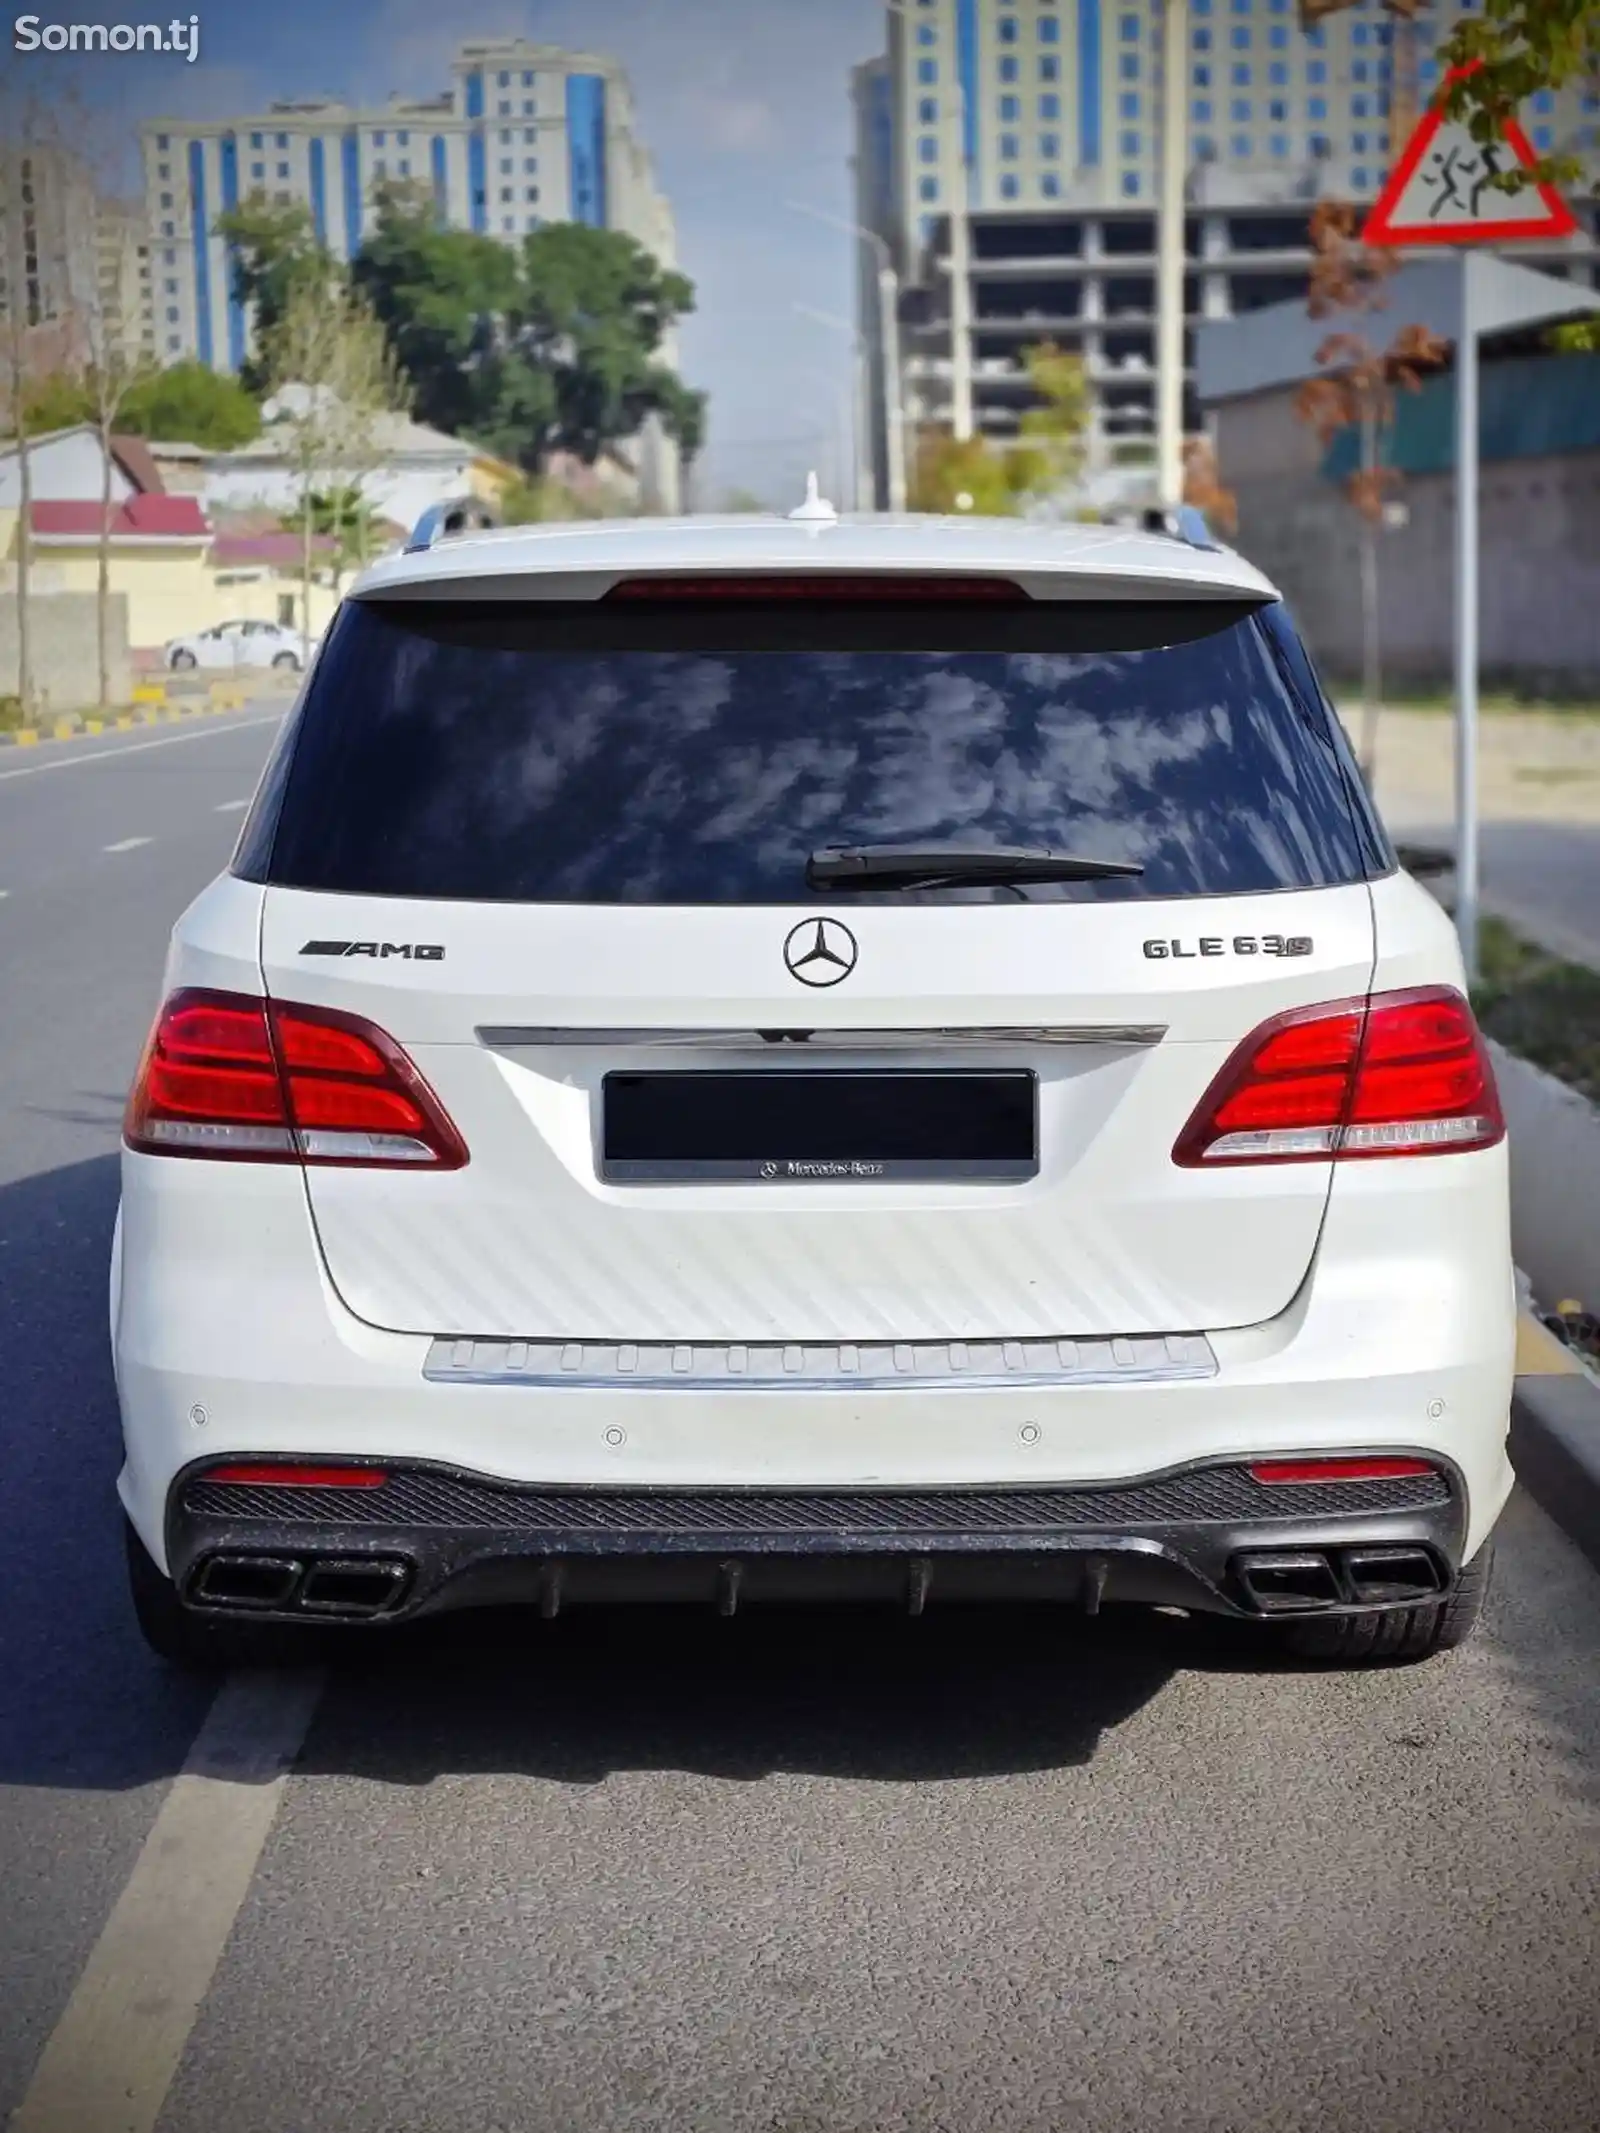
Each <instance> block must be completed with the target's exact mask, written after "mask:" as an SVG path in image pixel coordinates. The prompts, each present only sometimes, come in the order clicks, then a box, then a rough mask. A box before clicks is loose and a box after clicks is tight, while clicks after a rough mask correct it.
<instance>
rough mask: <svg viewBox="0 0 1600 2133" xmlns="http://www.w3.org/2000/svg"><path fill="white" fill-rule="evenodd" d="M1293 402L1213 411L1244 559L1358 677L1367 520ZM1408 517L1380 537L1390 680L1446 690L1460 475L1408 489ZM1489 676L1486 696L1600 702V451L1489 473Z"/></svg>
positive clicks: (1419, 481) (1308, 632)
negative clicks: (1326, 469)
mask: <svg viewBox="0 0 1600 2133" xmlns="http://www.w3.org/2000/svg"><path fill="white" fill-rule="evenodd" d="M1293 404H1294V394H1293V392H1292V391H1290V390H1283V391H1279V392H1270V393H1260V394H1256V395H1254V396H1253V397H1251V398H1249V399H1244V400H1235V401H1229V402H1225V403H1224V404H1223V405H1222V406H1220V407H1219V408H1218V409H1217V410H1216V411H1215V419H1216V432H1217V452H1218V458H1219V461H1220V464H1221V468H1222V476H1223V479H1224V481H1225V482H1226V483H1227V485H1228V486H1229V487H1230V488H1231V489H1232V490H1233V492H1234V494H1235V495H1236V496H1237V498H1238V500H1239V530H1238V533H1237V536H1236V537H1235V539H1236V545H1237V546H1238V547H1239V549H1240V550H1241V551H1242V552H1243V553H1244V554H1245V555H1247V556H1249V557H1250V559H1251V560H1252V561H1253V562H1255V563H1258V564H1259V565H1260V566H1261V568H1262V569H1263V570H1264V571H1266V572H1267V574H1268V576H1269V577H1271V578H1272V580H1273V582H1274V583H1275V584H1276V585H1278V586H1279V587H1280V588H1281V590H1282V592H1283V594H1284V597H1285V598H1286V599H1287V601H1288V602H1289V605H1290V606H1291V607H1292V608H1293V610H1294V612H1295V617H1296V620H1297V621H1298V622H1299V624H1300V627H1301V629H1302V631H1303V632H1304V634H1305V636H1306V640H1307V642H1308V643H1309V644H1310V646H1311V649H1312V652H1313V655H1314V656H1315V657H1316V659H1317V660H1318V661H1319V663H1320V664H1321V666H1322V667H1323V669H1324V670H1325V671H1326V672H1327V673H1328V674H1329V675H1330V676H1331V677H1333V678H1335V679H1349V678H1353V677H1354V676H1356V675H1358V674H1359V673H1360V670H1361V599H1360V573H1359V551H1360V535H1361V521H1360V520H1359V518H1358V517H1357V515H1356V513H1355V512H1354V511H1353V510H1352V508H1351V506H1350V504H1349V501H1348V499H1347V498H1346V497H1345V495H1344V494H1343V492H1342V491H1341V490H1340V489H1339V488H1338V487H1337V486H1336V485H1335V484H1333V483H1332V482H1328V481H1324V480H1323V479H1322V478H1321V476H1320V475H1319V473H1318V471H1317V468H1318V465H1319V463H1320V460H1321V457H1322V449H1321V447H1320V446H1319V445H1318V444H1317V442H1316V440H1315V438H1314V437H1313V436H1312V435H1311V433H1310V432H1309V431H1308V430H1307V429H1306V428H1305V426H1304V425H1303V424H1302V423H1299V422H1297V421H1296V420H1295V418H1294V412H1293ZM1394 493H1395V494H1396V496H1398V497H1399V498H1401V499H1403V500H1404V502H1405V504H1406V506H1407V507H1408V510H1409V514H1410V515H1409V522H1408V523H1407V524H1406V525H1405V526H1404V527H1401V528H1398V529H1390V528H1385V529H1384V530H1383V531H1382V532H1381V533H1380V535H1379V543H1380V546H1379V556H1380V597H1379V615H1380V620H1381V628H1382V638H1383V660H1384V675H1385V680H1386V682H1388V683H1389V684H1391V685H1393V684H1400V685H1402V686H1403V685H1405V684H1407V683H1410V684H1412V685H1421V686H1439V687H1443V686H1448V683H1449V679H1450V671H1451V631H1452V628H1453V620H1452V617H1453V611H1454V541H1455V477H1454V474H1453V473H1446V474H1412V475H1408V476H1407V477H1406V478H1405V479H1404V482H1403V483H1402V485H1401V486H1400V487H1399V488H1398V489H1397V490H1396V491H1395V492H1394ZM1479 526H1480V539H1481V551H1480V555H1481V560H1480V564H1479V585H1480V597H1479V627H1480V630H1481V650H1480V664H1481V669H1482V672H1483V675H1484V678H1485V680H1486V682H1488V683H1490V684H1493V683H1495V682H1501V683H1505V684H1507V685H1510V686H1515V687H1525V688H1529V689H1541V688H1543V689H1552V690H1555V691H1558V692H1562V693H1583V694H1594V695H1600V623H1597V621H1596V617H1597V616H1600V452H1594V451H1583V452H1573V453H1570V454H1568V455H1566V456H1565V457H1563V458H1543V459H1515V460H1499V461H1494V462H1491V463H1490V464H1488V465H1486V466H1485V468H1484V470H1483V478H1482V481H1481V484H1480V491H1479Z"/></svg>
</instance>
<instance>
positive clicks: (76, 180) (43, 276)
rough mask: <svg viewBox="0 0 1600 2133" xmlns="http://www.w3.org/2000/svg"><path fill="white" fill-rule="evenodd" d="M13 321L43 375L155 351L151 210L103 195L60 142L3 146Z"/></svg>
mask: <svg viewBox="0 0 1600 2133" xmlns="http://www.w3.org/2000/svg"><path fill="white" fill-rule="evenodd" d="M13 316H14V317H15V318H16V321H17V323H18V324H19V325H20V327H21V329H22V331H23V335H24V342H25V348H26V352H27V361H28V365H29V367H31V368H33V369H36V370H37V371H38V372H40V373H41V374H43V373H46V372H50V371H59V370H75V369H79V368H81V367H82V366H83V365H85V364H88V363H91V362H93V361H95V360H96V359H97V358H99V357H100V356H101V355H102V353H104V354H107V355H114V356H115V357H116V358H117V359H118V360H119V361H121V362H123V363H130V362H133V361H135V360H137V359H138V358H139V357H141V356H144V355H148V354H150V353H151V352H152V327H151V320H150V307H149V258H148V247H147V244H146V241H145V235H144V214H143V210H142V208H140V207H139V206H137V205H134V204H132V203H130V202H127V201H123V200H114V199H111V198H109V197H107V195H105V194H104V193H102V192H101V191H99V190H98V189H97V187H96V185H95V182H94V173H93V172H92V171H91V169H90V167H89V165H88V163H87V162H86V161H85V160H84V158H83V157H81V156H79V155H76V154H74V153H73V151H72V150H71V149H70V148H68V147H66V146H64V145H63V144H62V142H61V141H60V140H59V139H45V140H40V139H34V140H26V139H21V140H12V141H8V142H6V143H5V144H4V145H3V146H0V317H4V318H6V319H7V320H8V321H9V320H10V319H11V318H12V317H13Z"/></svg>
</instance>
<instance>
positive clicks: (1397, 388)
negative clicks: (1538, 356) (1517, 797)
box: [1295, 200, 1448, 782]
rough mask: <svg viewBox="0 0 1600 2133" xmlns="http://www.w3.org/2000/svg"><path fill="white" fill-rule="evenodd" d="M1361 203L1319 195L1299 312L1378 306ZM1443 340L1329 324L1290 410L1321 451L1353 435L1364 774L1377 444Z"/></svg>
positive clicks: (1371, 731) (1331, 315)
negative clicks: (1399, 398) (1400, 396)
mask: <svg viewBox="0 0 1600 2133" xmlns="http://www.w3.org/2000/svg"><path fill="white" fill-rule="evenodd" d="M1361 221H1362V215H1361V210H1360V209H1359V208H1357V207H1354V206H1352V205H1351V204H1350V203H1349V202H1347V201H1335V200H1324V201H1321V202H1319V203H1318V205H1317V207H1316V208H1315V210H1314V211H1313V213H1312V217H1311V227H1310V236H1311V250H1312V265H1311V278H1310V289H1309V294H1308V297H1307V310H1308V311H1309V313H1310V315H1311V317H1312V318H1313V319H1317V320H1323V321H1328V322H1333V321H1335V320H1340V319H1344V320H1353V319H1360V318H1364V317H1370V316H1371V315H1372V314H1374V313H1376V312H1380V311H1383V310H1386V309H1387V308H1388V304H1389V294H1390V292H1389V284H1390V282H1391V280H1392V278H1393V276H1394V273H1395V270H1396V268H1397V267H1398V266H1399V263H1400V262H1399V255H1398V254H1397V253H1395V252H1392V251H1388V250H1385V249H1383V248H1381V247H1378V246H1373V245H1365V244H1363V243H1362V242H1361V237H1360V231H1361ZM1447 353H1448V343H1446V342H1445V341H1443V340H1441V339H1440V337H1439V336H1438V335H1437V334H1435V333H1432V332H1430V331H1429V329H1428V328H1427V327H1425V326H1417V325H1409V326H1402V327H1400V328H1399V329H1398V331H1397V332H1396V333H1394V335H1393V336H1392V337H1391V338H1390V339H1389V341H1388V342H1387V343H1386V344H1380V343H1379V342H1378V341H1376V340H1374V339H1373V338H1372V337H1371V336H1369V335H1368V334H1366V333H1364V332H1362V331H1361V330H1360V328H1359V326H1357V325H1354V324H1343V325H1337V326H1335V330H1334V331H1332V332H1330V333H1329V334H1328V335H1327V336H1326V337H1325V338H1324V340H1323V341H1322V342H1321V344H1320V345H1319V347H1318V348H1317V350H1316V362H1317V366H1318V375H1317V376H1316V377H1314V378H1308V379H1307V380H1306V381H1305V383H1304V384H1303V385H1302V386H1301V388H1300V390H1299V393H1298V394H1297V395H1296V399H1295V412H1296V414H1297V415H1298V416H1299V418H1300V420H1301V421H1302V422H1304V423H1305V424H1306V425H1307V426H1308V427H1309V428H1310V429H1311V430H1312V431H1313V432H1314V433H1315V435H1316V436H1317V438H1318V440H1319V442H1320V443H1321V444H1322V445H1323V447H1324V448H1325V449H1326V448H1327V447H1328V446H1331V445H1332V444H1333V443H1334V441H1335V440H1336V439H1337V438H1339V437H1341V436H1342V435H1343V434H1344V433H1345V432H1347V431H1349V430H1354V431H1355V432H1356V433H1357V436H1358V438H1359V447H1360V449H1359V460H1358V464H1357V466H1356V469H1355V471H1354V473H1352V474H1351V475H1350V477H1349V478H1348V480H1347V481H1346V484H1345V494H1346V495H1347V496H1348V498H1349V500H1350V502H1351V504H1352V506H1353V507H1354V509H1355V511H1356V513H1357V515H1358V518H1359V521H1360V528H1361V620H1362V697H1363V726H1362V745H1361V762H1362V768H1363V771H1364V772H1365V774H1366V776H1367V778H1368V780H1369V782H1370V780H1371V777H1372V775H1373V766H1374V762H1375V758H1376V753H1377V731H1378V717H1379V713H1380V710H1381V706H1382V697H1383V676H1382V656H1381V654H1382V646H1381V640H1380V636H1379V627H1378V534H1379V529H1380V528H1381V527H1382V525H1383V523H1384V519H1385V510H1386V506H1387V503H1388V501H1389V498H1390V495H1391V493H1392V491H1393V489H1394V488H1395V487H1396V486H1397V484H1398V482H1399V474H1398V472H1397V471H1396V469H1394V468H1393V467H1391V466H1388V465H1386V464H1385V463H1384V460H1383V453H1382V443H1383V439H1384V437H1385V435H1386V434H1387V433H1388V431H1389V430H1390V428H1391V427H1392V424H1393V421H1394V411H1395V396H1396V394H1397V393H1398V392H1402V391H1404V392H1416V391H1418V390H1419V389H1420V387H1421V384H1422V377H1423V374H1424V372H1426V371H1429V370H1435V369H1437V368H1438V367H1439V365H1440V364H1441V363H1442V362H1443V361H1444V359H1445V357H1446V355H1447Z"/></svg>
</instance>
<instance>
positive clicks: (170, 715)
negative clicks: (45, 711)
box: [0, 696, 263, 748]
mask: <svg viewBox="0 0 1600 2133" xmlns="http://www.w3.org/2000/svg"><path fill="white" fill-rule="evenodd" d="M252 700H254V701H256V702H260V701H262V700H263V699H262V698H261V697H257V698H255V699H251V698H250V697H246V696H241V697H239V698H238V699H237V700H236V701H231V702H225V703H212V702H210V701H209V700H208V699H207V698H204V697H195V698H194V699H193V700H192V701H191V702H188V703H177V704H134V705H132V706H131V707H129V708H128V709H125V710H120V711H106V712H96V713H94V714H93V716H90V715H88V714H86V713H82V712H80V713H76V714H75V715H74V716H72V717H71V718H56V719H51V720H50V722H49V723H48V725H43V726H23V727H21V728H19V729H17V730H16V731H14V732H10V733H0V748H37V747H38V746H39V745H40V743H41V742H44V741H77V740H82V739H84V738H85V736H87V735H89V734H92V733H118V732H126V731H127V730H128V728H129V727H132V726H170V725H173V724H175V723H176V721H177V720H179V719H184V718H208V717H213V716H217V715H219V714H221V713H224V712H228V711H243V710H246V709H247V708H248V706H249V704H250V703H251V701H252Z"/></svg>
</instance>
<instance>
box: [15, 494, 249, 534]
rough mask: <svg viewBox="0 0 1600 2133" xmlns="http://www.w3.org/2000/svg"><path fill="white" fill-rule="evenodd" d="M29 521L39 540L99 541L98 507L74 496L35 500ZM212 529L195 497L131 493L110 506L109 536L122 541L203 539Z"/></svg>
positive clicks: (198, 500)
mask: <svg viewBox="0 0 1600 2133" xmlns="http://www.w3.org/2000/svg"><path fill="white" fill-rule="evenodd" d="M28 522H29V524H30V525H31V526H32V528H33V530H34V532H35V533H36V534H38V535H39V537H40V538H41V539H45V538H47V537H49V536H50V535H54V536H55V537H56V538H57V539H62V538H66V539H78V540H90V541H94V540H98V539H99V538H100V523H101V521H100V506H99V505H98V504H96V503H89V502H87V501H84V500H81V499H77V498H73V499H59V500H57V501H54V502H51V501H49V500H45V501H41V502H39V503H35V504H34V505H33V506H32V509H31V510H30V512H29V519H28ZM210 531H211V528H210V526H209V525H208V524H207V523H206V515H205V513H204V512H203V511H202V510H201V508H200V499H199V498H198V497H196V496H130V497H127V498H126V499H125V500H124V501H123V502H122V503H120V504H113V505H112V506H111V538H112V539H113V540H115V541H125V540H152V541H174V540H190V541H197V540H205V539H206V538H207V536H208V535H209V534H210Z"/></svg>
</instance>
